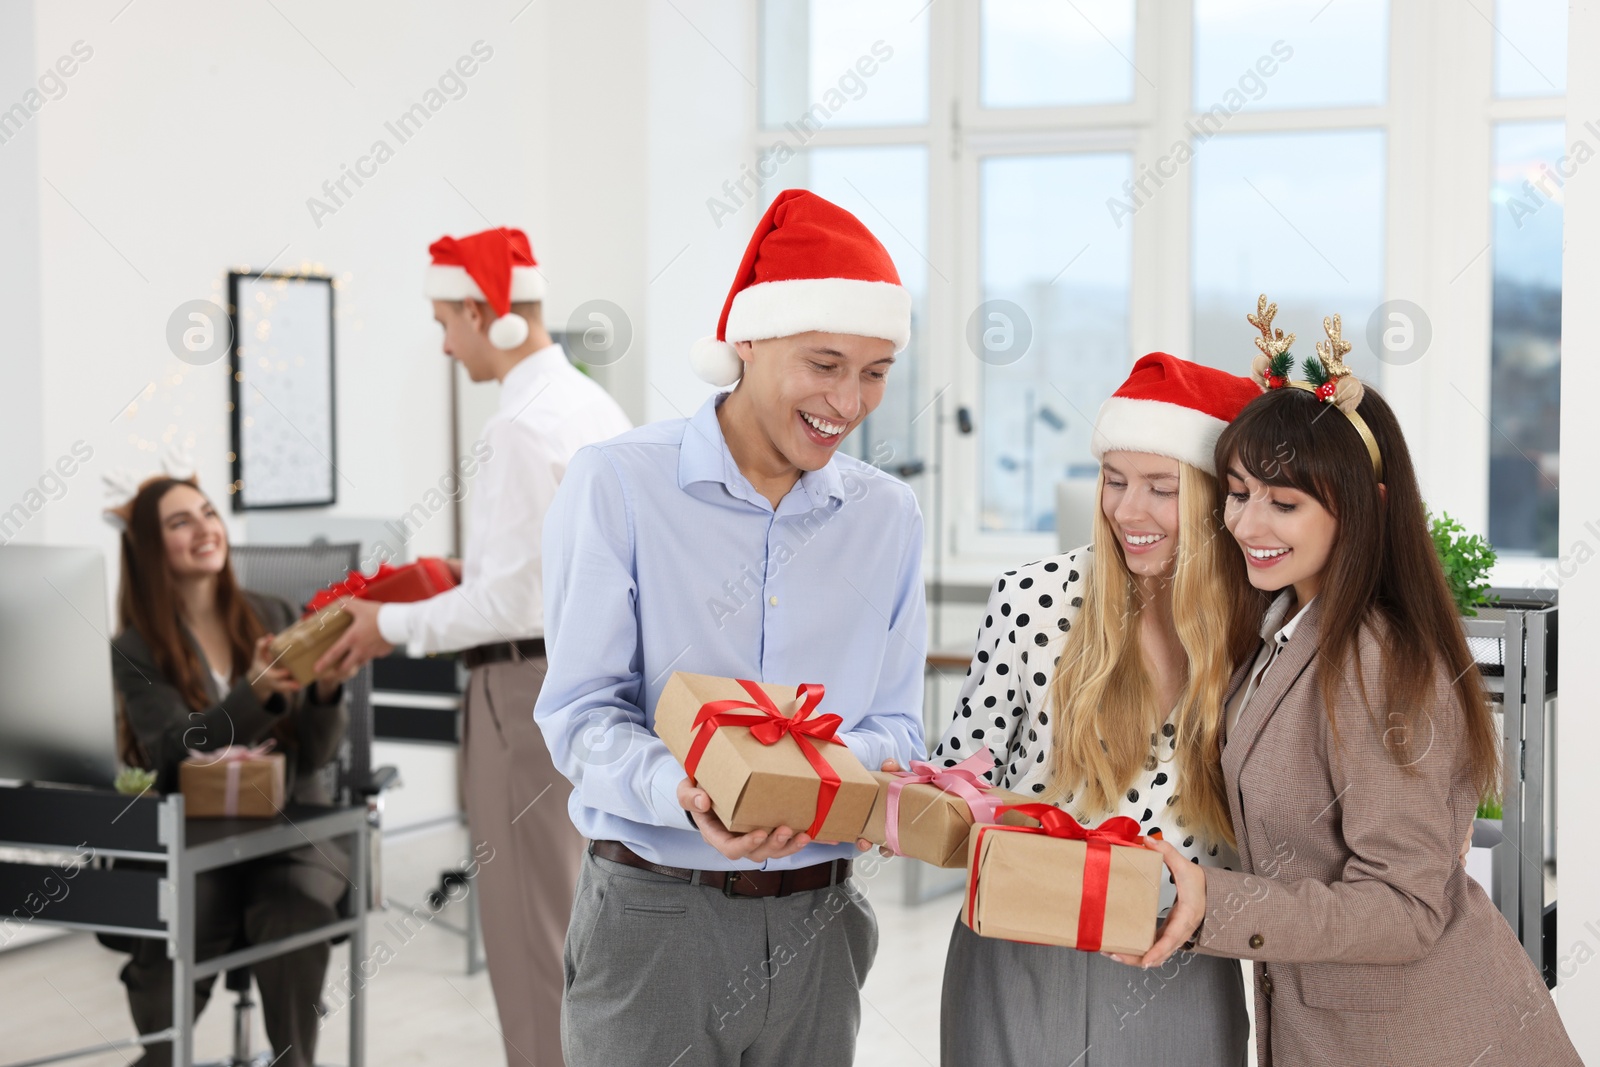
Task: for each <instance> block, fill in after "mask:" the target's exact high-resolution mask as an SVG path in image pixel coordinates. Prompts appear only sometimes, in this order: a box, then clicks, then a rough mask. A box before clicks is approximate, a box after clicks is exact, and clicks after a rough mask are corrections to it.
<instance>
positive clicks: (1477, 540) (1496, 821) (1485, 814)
mask: <svg viewBox="0 0 1600 1067" xmlns="http://www.w3.org/2000/svg"><path fill="white" fill-rule="evenodd" d="M1428 530H1429V532H1430V533H1432V534H1433V547H1434V550H1435V551H1437V552H1438V553H1439V562H1440V563H1441V564H1443V566H1444V578H1445V581H1446V582H1447V583H1449V586H1450V596H1451V598H1452V599H1453V600H1454V601H1455V602H1456V610H1457V611H1459V612H1460V613H1461V614H1462V615H1466V616H1476V615H1477V614H1478V612H1477V608H1478V607H1479V606H1481V605H1488V604H1493V603H1496V602H1498V601H1499V599H1500V598H1499V597H1498V596H1488V595H1487V593H1488V590H1489V569H1490V568H1491V567H1493V566H1494V562H1495V558H1496V556H1495V551H1494V548H1493V547H1492V546H1491V545H1490V544H1489V539H1488V538H1486V537H1484V536H1483V535H1482V534H1469V533H1467V528H1466V527H1465V526H1463V525H1462V524H1461V523H1460V522H1459V521H1457V520H1456V519H1454V518H1451V516H1450V514H1449V513H1448V512H1441V513H1440V514H1438V515H1434V514H1433V513H1432V512H1429V513H1428ZM1504 839H1505V838H1504V831H1503V827H1502V811H1501V803H1500V798H1499V797H1498V796H1487V797H1484V798H1483V799H1482V800H1480V801H1479V802H1478V811H1477V817H1476V818H1475V819H1473V821H1472V848H1471V849H1470V851H1469V852H1468V853H1467V864H1466V866H1467V873H1468V874H1469V875H1471V876H1472V877H1473V878H1476V879H1477V880H1478V882H1479V884H1480V885H1482V886H1483V888H1484V891H1485V892H1487V893H1488V894H1489V895H1490V896H1491V897H1492V898H1494V899H1495V900H1498V899H1499V894H1498V893H1496V892H1495V882H1496V881H1497V877H1496V864H1495V853H1496V852H1497V850H1498V848H1499V846H1500V844H1501V842H1502V841H1503V840H1504Z"/></svg>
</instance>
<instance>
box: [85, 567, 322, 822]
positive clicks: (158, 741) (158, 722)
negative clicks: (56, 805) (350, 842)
mask: <svg viewBox="0 0 1600 1067" xmlns="http://www.w3.org/2000/svg"><path fill="white" fill-rule="evenodd" d="M244 595H245V599H246V601H247V602H248V603H249V605H250V608H251V610H252V611H254V612H255V615H256V618H258V619H260V620H261V625H262V626H264V627H266V629H267V631H268V632H269V633H276V632H278V631H279V630H282V629H283V628H284V627H286V626H288V625H289V624H290V623H291V622H293V621H294V620H295V618H296V614H295V612H294V611H293V610H292V609H291V608H290V607H289V605H288V604H286V603H285V602H284V601H282V600H280V599H279V598H278V597H275V596H268V595H265V594H262V593H253V592H250V591H248V590H246V591H245V594H244ZM179 625H180V627H181V628H182V630H183V634H184V637H185V638H187V639H188V641H189V642H190V644H191V645H194V647H195V651H196V653H197V654H199V655H200V661H201V662H202V663H204V662H205V656H204V654H203V653H200V649H199V646H198V645H196V644H195V641H194V636H193V635H192V634H190V633H189V629H188V627H186V626H182V624H181V623H180V624H179ZM111 647H112V653H111V667H112V677H113V679H114V680H115V682H116V686H117V692H118V693H119V694H120V695H121V697H122V699H123V705H124V709H125V713H126V714H127V716H128V725H129V726H131V727H132V728H133V733H134V736H136V737H137V738H138V739H139V744H140V745H142V746H143V748H144V751H145V754H146V755H147V756H148V757H149V759H150V769H151V770H154V771H155V772H156V789H158V790H159V791H161V792H170V791H172V790H176V789H177V787H178V764H179V763H181V762H183V759H184V757H186V756H187V755H188V754H189V751H188V750H189V749H191V748H193V749H198V750H200V751H209V750H212V749H218V748H223V747H225V746H227V745H229V744H235V745H253V744H256V743H257V742H260V741H263V740H265V739H266V738H267V737H268V735H271V734H273V733H274V730H275V729H276V727H277V726H278V725H279V723H281V722H287V723H288V724H289V729H288V731H287V737H286V738H284V739H283V740H280V741H279V743H278V749H279V750H281V751H283V753H284V755H285V757H286V758H285V760H284V764H285V767H284V778H285V782H284V784H285V792H286V794H287V796H288V797H289V798H290V799H291V800H294V801H296V802H298V803H301V804H327V803H330V802H331V800H332V798H331V796H330V795H329V794H328V791H327V788H326V787H325V786H324V784H323V783H322V781H321V780H320V779H321V777H322V776H321V775H318V774H317V773H316V772H317V771H319V770H321V769H322V768H323V767H325V766H327V764H328V763H329V762H330V761H332V759H333V758H334V756H335V755H337V754H338V751H339V742H340V741H341V740H343V738H344V735H345V729H346V727H347V726H348V725H349V721H350V718H349V708H348V707H347V706H346V702H345V687H344V686H340V687H339V691H338V692H337V693H335V694H334V699H333V702H332V703H331V704H322V703H319V702H318V701H317V699H316V684H315V683H312V684H311V685H308V686H306V687H305V689H304V690H302V691H301V692H299V693H296V694H294V695H293V696H292V697H289V698H285V697H283V696H281V695H279V694H273V696H272V697H271V698H270V699H268V700H267V701H266V702H265V703H263V702H262V701H261V700H260V699H259V698H257V697H256V694H255V690H253V689H251V688H250V682H249V680H248V679H246V678H240V679H239V680H238V681H236V682H235V683H234V685H233V688H232V689H230V690H229V691H228V692H227V694H226V695H224V696H223V697H222V699H221V700H219V701H218V702H217V703H215V704H213V705H212V706H211V707H209V708H207V709H206V710H205V711H200V712H192V711H190V710H189V705H188V704H187V703H185V702H184V699H183V697H182V696H180V695H179V693H178V690H177V688H176V687H175V686H174V685H173V684H172V683H171V682H170V681H169V680H168V679H167V677H166V676H165V675H164V674H163V673H162V672H161V668H160V667H158V666H156V661H155V657H154V656H153V655H152V654H151V652H150V646H149V645H147V644H146V643H145V640H144V638H143V637H142V636H141V635H140V634H139V633H138V632H137V631H136V630H133V629H128V630H124V631H123V632H122V633H119V634H118V635H117V636H116V637H115V638H113V639H112V642H111ZM209 680H210V679H208V681H209ZM213 688H215V686H214V685H213ZM284 733H285V731H278V735H280V736H281V735H283V734H284Z"/></svg>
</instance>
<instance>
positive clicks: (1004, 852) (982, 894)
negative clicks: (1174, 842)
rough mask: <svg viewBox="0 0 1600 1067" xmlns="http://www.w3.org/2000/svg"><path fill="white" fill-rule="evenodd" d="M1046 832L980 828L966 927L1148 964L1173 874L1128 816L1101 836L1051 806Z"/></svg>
mask: <svg viewBox="0 0 1600 1067" xmlns="http://www.w3.org/2000/svg"><path fill="white" fill-rule="evenodd" d="M1024 813H1025V814H1028V815H1031V816H1033V817H1035V818H1038V819H1039V820H1040V822H1041V823H1042V824H1043V825H1042V826H1039V827H1017V826H982V825H979V826H974V827H973V829H972V836H971V837H970V838H969V840H968V859H967V899H966V902H965V904H964V905H963V907H962V909H961V919H962V921H963V922H965V923H966V924H967V926H968V927H970V928H971V929H972V931H973V932H974V933H976V934H980V935H982V936H984V937H994V938H999V939H1001V940H1005V941H1024V942H1029V943H1032V944H1040V945H1064V946H1066V947H1068V948H1077V949H1082V950H1083V951H1085V952H1100V951H1104V952H1119V953H1125V954H1127V955H1131V956H1141V955H1143V954H1144V953H1145V952H1147V951H1149V949H1150V946H1151V945H1153V944H1155V939H1156V912H1157V910H1158V908H1159V907H1160V898H1161V878H1162V873H1163V871H1164V870H1165V864H1164V863H1163V862H1162V860H1161V854H1160V853H1159V852H1154V851H1151V850H1150V849H1147V848H1143V847H1141V846H1140V845H1138V844H1135V843H1134V842H1135V841H1136V840H1137V839H1138V836H1139V824H1138V823H1136V822H1134V821H1133V820H1132V819H1130V818H1127V817H1126V816H1117V817H1116V818H1113V819H1107V820H1106V821H1105V822H1103V823H1101V824H1100V825H1099V826H1098V827H1094V828H1090V827H1086V826H1080V825H1079V824H1078V822H1077V820H1076V819H1074V818H1073V817H1072V816H1071V815H1069V814H1067V813H1066V812H1064V811H1061V810H1060V809H1058V808H1055V807H1052V806H1050V805H1047V804H1030V805H1028V806H1027V808H1026V809H1025V812H1024Z"/></svg>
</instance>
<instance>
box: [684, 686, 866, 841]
mask: <svg viewBox="0 0 1600 1067" xmlns="http://www.w3.org/2000/svg"><path fill="white" fill-rule="evenodd" d="M822 698H823V688H822V686H820V685H800V686H781V685H765V684H762V683H760V682H753V681H749V680H746V679H738V678H719V677H716V676H714V675H709V674H685V673H681V672H678V673H674V674H673V675H672V677H671V678H669V679H668V680H667V685H666V688H665V689H663V690H662V691H661V698H660V699H659V700H658V701H657V702H656V718H655V731H656V734H657V735H658V736H660V738H661V740H662V741H664V742H666V745H667V748H669V749H671V750H672V754H673V755H674V756H676V757H677V758H678V762H680V763H682V764H683V767H684V771H685V772H686V773H687V774H688V776H689V777H690V778H692V779H694V782H695V784H696V785H698V786H699V787H700V788H702V789H704V790H705V791H706V792H707V793H708V794H709V795H710V797H711V805H712V810H713V811H714V812H715V813H716V815H717V817H718V818H720V819H721V820H722V822H723V824H724V825H726V826H727V827H728V829H729V830H731V831H733V832H734V833H741V834H742V833H748V832H750V831H751V830H770V829H772V828H774V827H778V826H787V827H790V828H791V829H793V830H804V831H805V832H806V833H808V834H810V835H811V836H812V837H813V838H814V839H816V840H819V841H854V840H855V839H856V838H857V837H858V836H860V833H861V828H862V827H863V826H865V825H866V822H867V815H868V814H869V813H870V812H871V810H872V804H873V801H874V799H875V798H876V797H877V795H878V782H877V779H875V778H873V776H872V775H871V774H870V773H869V772H868V771H867V769H866V768H865V767H863V766H862V765H861V761H860V760H858V759H856V757H855V756H854V755H853V754H852V753H851V751H850V749H849V748H847V747H846V746H845V744H844V742H843V741H841V740H839V738H838V737H836V736H835V734H836V733H837V731H838V729H839V725H840V722H841V720H840V718H839V716H837V715H829V714H816V711H817V708H818V707H819V706H820V705H821V703H822Z"/></svg>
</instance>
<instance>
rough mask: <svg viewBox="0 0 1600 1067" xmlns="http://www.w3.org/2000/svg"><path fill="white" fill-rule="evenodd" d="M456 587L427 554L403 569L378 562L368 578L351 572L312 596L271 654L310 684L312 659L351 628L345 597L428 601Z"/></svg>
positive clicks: (447, 570)
mask: <svg viewBox="0 0 1600 1067" xmlns="http://www.w3.org/2000/svg"><path fill="white" fill-rule="evenodd" d="M455 586H456V580H455V577H454V575H453V574H452V572H451V570H450V567H449V565H448V564H447V563H446V562H445V561H444V560H442V559H437V558H434V557H432V556H429V557H425V558H423V559H419V560H417V562H415V563H408V564H406V565H405V566H403V567H391V566H389V565H388V564H387V563H381V564H379V565H378V570H377V572H376V573H374V574H373V575H372V577H370V578H368V577H367V576H366V575H364V574H362V573H361V572H359V571H351V572H350V573H349V576H348V577H346V578H345V580H344V581H342V582H336V583H334V584H333V585H330V586H328V588H326V589H324V590H322V591H320V592H318V593H317V595H316V596H314V597H312V598H311V603H310V604H308V605H306V610H305V615H304V617H302V618H301V619H300V620H299V621H298V622H296V623H295V624H294V625H292V626H290V627H289V628H288V629H287V630H284V631H283V632H282V633H280V634H278V636H277V637H275V638H274V639H273V642H272V654H273V656H274V658H275V661H276V662H279V663H281V664H283V665H284V666H286V667H288V668H289V670H290V672H291V673H292V674H293V675H294V677H295V681H297V682H299V683H300V684H301V685H309V684H310V683H311V681H312V680H313V679H315V678H316V676H317V675H316V662H317V660H319V659H321V658H322V656H323V654H324V653H326V652H327V651H328V649H330V648H332V647H333V645H334V642H336V641H338V640H339V637H340V636H341V635H342V634H343V633H344V632H345V630H347V629H349V628H350V614H349V612H347V611H346V610H345V608H344V604H345V601H346V600H347V599H358V600H372V601H378V602H381V603H385V604H406V603H410V602H412V601H416V600H427V599H428V598H429V597H433V596H437V595H438V594H440V593H443V592H445V591H446V590H448V589H454V588H455Z"/></svg>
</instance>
